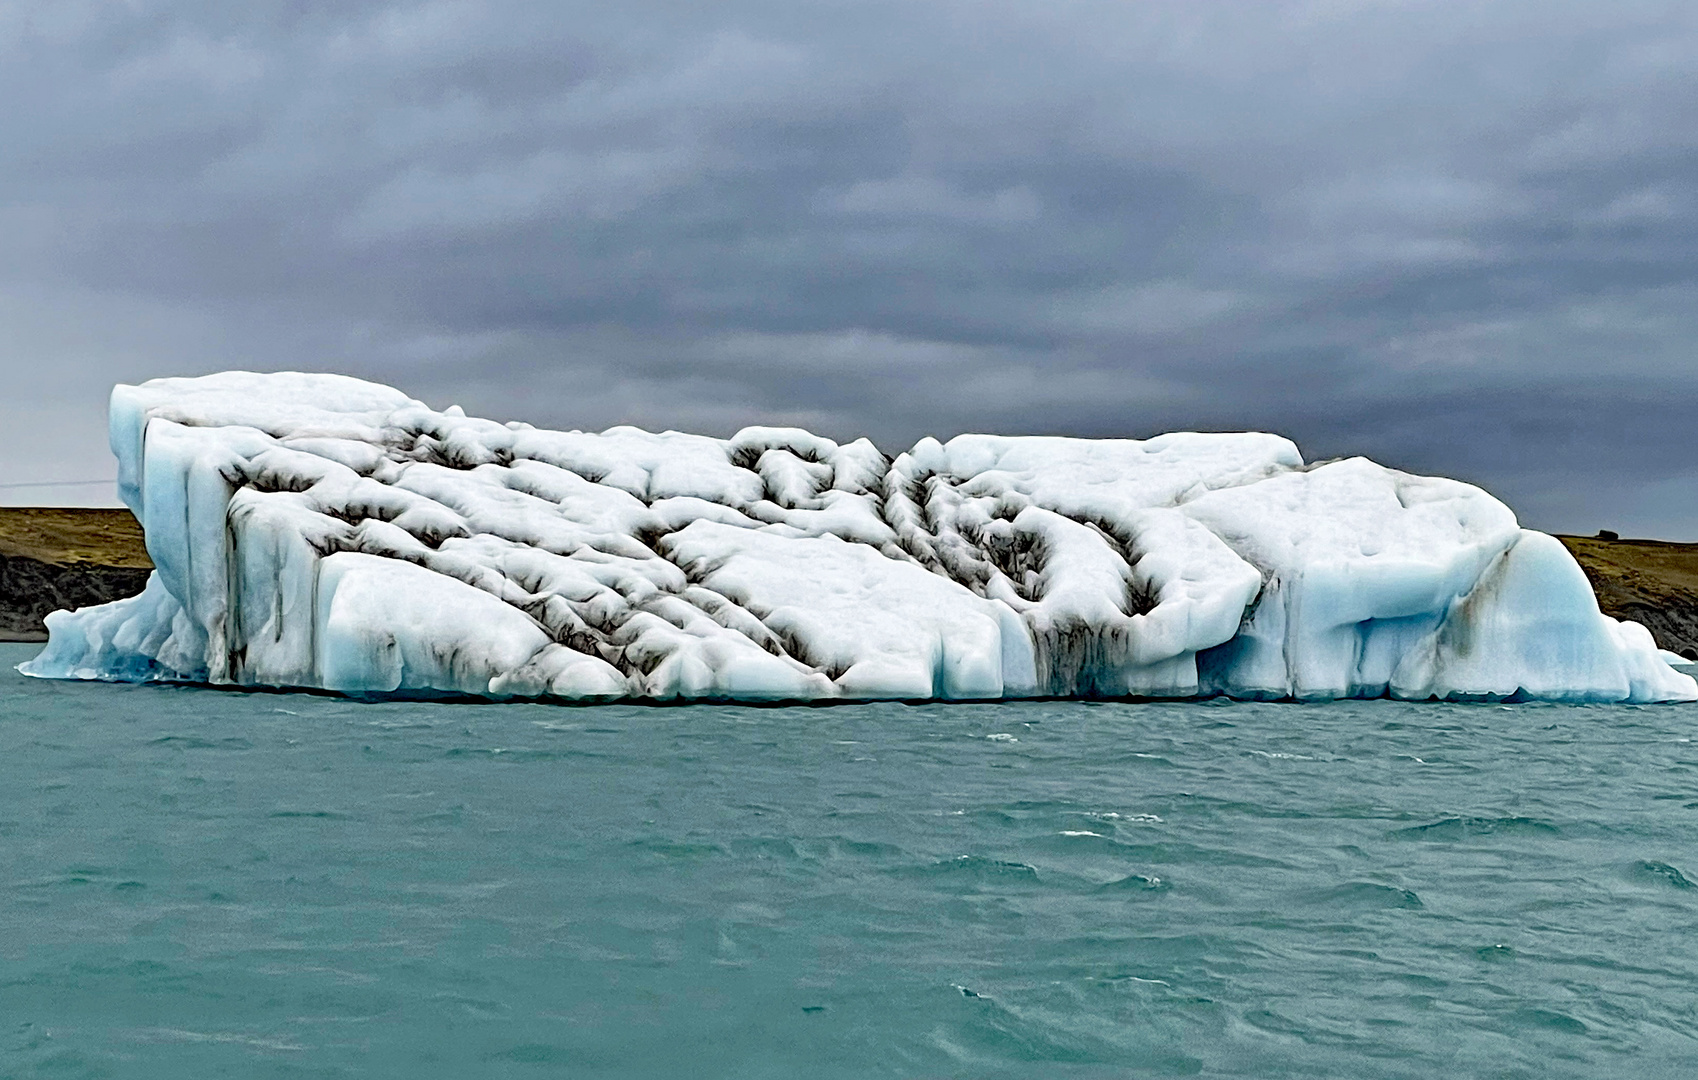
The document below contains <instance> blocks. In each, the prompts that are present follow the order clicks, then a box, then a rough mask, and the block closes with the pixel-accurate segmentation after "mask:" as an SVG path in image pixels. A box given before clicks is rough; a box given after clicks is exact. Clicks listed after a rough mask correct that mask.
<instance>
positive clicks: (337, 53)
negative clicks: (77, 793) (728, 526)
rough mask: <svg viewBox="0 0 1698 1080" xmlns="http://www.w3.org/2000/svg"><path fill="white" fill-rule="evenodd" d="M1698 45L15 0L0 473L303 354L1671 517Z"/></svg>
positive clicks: (1579, 513) (1214, 23) (944, 1)
mask: <svg viewBox="0 0 1698 1080" xmlns="http://www.w3.org/2000/svg"><path fill="white" fill-rule="evenodd" d="M1695 57H1698V16H1695V15H1694V14H1693V12H1692V10H1691V8H1690V6H1689V5H1683V4H1678V3H1672V2H1665V3H1656V2H1645V0H1624V2H1622V3H1616V4H1610V5H1599V4H1595V3H1581V2H1569V0H1558V2H1550V0H1540V2H1534V0H1474V2H1468V3H1464V2H1461V0H1447V2H1439V3H1431V4H1402V3H1394V2H1371V0H1362V2H1359V3H1337V2H1323V0H1291V2H1278V3H1271V2H1260V0H1257V2H1250V0H1244V2H1228V3H1219V4H1208V5H1199V4H1196V3H1181V2H1178V0H1152V2H1149V3H1142V4H1138V5H1125V4H1120V3H1108V2H1086V0H1065V2H1060V3H1054V4H1043V5H1035V4H1024V3H1022V4H1016V3H1005V2H996V0H978V2H975V3H972V4H968V3H965V2H961V0H908V2H903V3H883V2H868V3H861V4H855V5H837V4H819V5H798V4H794V3H779V2H777V0H771V2H768V0H729V2H727V3H724V4H718V5H700V4H685V3H663V2H653V3H638V4H621V5H607V4H577V3H568V4H541V3H534V2H533V3H519V2H514V0H481V2H479V0H461V2H456V0H446V2H442V0H439V2H424V3H387V2H371V3H352V2H340V3H334V4H332V3H313V2H282V0H276V2H259V3H254V4H245V5H228V4H214V3H211V2H204V3H195V2H190V0H180V2H156V3H148V4H127V5H115V4H106V3H96V2H86V3H85V2H77V0H57V2H54V3H45V2H41V3H18V2H14V3H11V4H7V5H0V93H4V94H5V95H6V99H7V100H8V102H9V103H12V107H9V108H8V109H7V110H6V111H5V113H4V114H3V115H0V145H5V146H6V147H7V148H8V149H7V153H6V155H5V157H4V159H0V229H3V230H4V232H5V235H6V236H7V238H8V242H7V243H6V244H4V245H0V310H4V311H7V312H11V313H12V315H13V319H12V320H11V321H10V322H9V324H8V327H9V328H8V329H5V330H0V364H4V365H5V366H6V367H7V368H8V369H9V370H12V371H13V372H15V377H14V378H13V380H12V383H13V385H15V386H18V387H20V388H22V389H21V390H20V391H19V393H18V395H17V396H16V398H15V400H14V401H12V402H10V403H7V404H5V405H3V406H0V408H4V409H7V410H10V412H8V413H7V414H6V415H7V416H9V417H11V418H12V419H11V420H10V421H8V423H9V424H10V425H11V427H13V428H14V429H16V430H25V429H26V428H27V429H28V430H30V431H39V432H40V434H39V435H38V436H36V437H34V438H33V441H32V443H31V445H30V447H29V448H27V449H26V448H23V447H21V446H15V445H14V446H11V447H8V448H7V449H6V450H4V451H0V463H3V464H4V465H5V466H6V467H7V468H8V469H9V470H10V471H11V472H16V473H18V474H19V475H24V474H26V473H27V474H28V476H29V477H30V478H34V477H35V476H37V475H39V474H41V473H43V472H44V471H49V472H50V471H52V470H53V469H58V468H64V469H70V470H71V471H73V472H74V471H78V470H89V469H95V468H104V467H105V466H104V464H103V463H102V459H103V455H104V451H103V450H102V449H100V442H101V441H102V440H101V436H100V421H99V415H98V405H97V404H96V402H97V400H98V398H99V396H100V391H102V390H103V388H104V386H105V385H106V384H108V383H110V382H111V381H113V380H114V379H120V378H123V379H134V378H140V377H146V376H147V375H152V374H167V373H183V372H192V371H203V370H212V369H215V368H219V367H225V366H250V367H305V368H315V369H338V370H345V371H349V372H352V373H355V374H363V375H367V376H370V377H375V378H382V379H386V380H389V381H392V382H395V383H397V384H398V385H401V386H403V387H405V388H407V389H408V390H409V391H411V392H413V393H415V394H419V395H422V396H426V397H429V398H431V399H432V400H436V401H440V402H443V403H446V402H448V401H459V402H460V403H461V404H463V405H465V406H466V407H467V408H468V409H472V410H474V411H482V412H486V413H490V414H496V415H501V416H504V417H505V416H514V415H519V416H523V417H525V418H527V419H533V420H536V421H537V422H543V423H549V424H558V425H566V426H582V427H600V426H605V425H607V424H611V423H615V422H621V421H633V422H639V423H642V424H645V425H648V426H654V427H684V428H698V429H703V430H713V431H721V432H723V431H729V430H732V429H734V428H735V427H737V426H739V425H741V424H743V423H751V422H782V423H800V424H805V425H808V426H813V427H817V428H819V429H821V430H823V431H826V432H828V433H830V434H833V435H838V436H853V435H855V434H858V433H862V432H866V433H869V434H871V435H873V437H875V439H877V440H878V441H880V442H881V443H883V444H885V445H887V446H899V445H902V444H905V443H907V442H909V441H911V440H912V439H914V438H916V437H918V436H919V435H921V434H927V433H931V434H937V435H940V436H946V435H949V434H953V433H955V432H958V431H962V430H969V429H975V428H979V429H985V428H988V429H995V430H1006V431H1044V432H1070V433H1077V434H1087V435H1112V434H1132V435H1139V434H1148V433H1151V432H1154V431H1157V430H1163V429H1170V428H1186V427H1201V428H1236V427H1262V428H1272V429H1276V430H1280V431H1283V432H1285V433H1287V434H1291V435H1293V436H1294V437H1296V438H1298V439H1299V441H1300V442H1301V443H1302V444H1303V445H1304V446H1305V449H1306V450H1307V451H1308V452H1309V453H1310V455H1311V456H1317V457H1324V456H1331V455H1334V454H1342V453H1367V454H1370V455H1372V456H1375V457H1377V458H1380V459H1382V460H1385V461H1387V462H1388V463H1390V464H1395V465H1401V466H1405V467H1409V468H1415V469H1428V470H1433V471H1441V472H1448V473H1452V474H1456V475H1462V476H1465V477H1467V478H1469V479H1473V480H1476V481H1478V482H1481V483H1484V484H1485V485H1486V486H1488V487H1490V488H1492V489H1493V490H1495V491H1498V492H1499V493H1500V494H1503V495H1505V496H1506V497H1507V498H1509V499H1510V500H1511V502H1512V504H1513V505H1515V506H1517V507H1518V509H1520V510H1521V512H1522V513H1523V516H1524V517H1525V518H1526V519H1527V520H1528V521H1530V522H1531V523H1533V524H1536V525H1540V526H1544V527H1548V528H1578V529H1592V528H1596V527H1600V526H1610V527H1616V528H1620V529H1622V530H1623V531H1628V532H1631V531H1635V530H1639V531H1653V530H1654V531H1660V532H1661V533H1663V534H1665V535H1674V534H1679V535H1681V536H1685V537H1689V538H1694V539H1698V504H1695V503H1694V502H1693V500H1692V499H1691V498H1690V496H1691V495H1692V494H1693V493H1694V492H1698V451H1695V450H1694V448H1693V447H1692V445H1691V442H1692V440H1691V439H1690V437H1689V435H1688V432H1689V431H1690V427H1691V425H1690V422H1689V421H1688V419H1687V418H1688V417H1689V416H1691V415H1692V407H1693V406H1694V405H1698V356H1695V355H1694V345H1693V342H1694V340H1695V339H1698V315H1695V314H1694V312H1695V311H1698V308H1695V307H1694V306H1693V304H1692V303H1691V301H1692V299H1693V298H1694V292H1695V290H1698V280H1695V279H1698V266H1695V259H1698V255H1695V254H1694V252H1698V245H1695V243H1694V242H1695V241H1698V60H1695V59H1694V58H1695ZM91 327H97V328H98V329H97V330H91V329H90V328H91ZM26 414H27V415H26ZM49 415H51V416H53V417H56V418H58V419H56V420H55V421H54V422H53V423H52V424H45V423H44V422H43V421H41V420H40V419H39V417H43V416H49ZM0 419H4V418H3V417H0ZM26 421H27V422H26ZM55 454H56V455H57V457H56V458H55V456H54V455H55ZM56 475H62V474H56Z"/></svg>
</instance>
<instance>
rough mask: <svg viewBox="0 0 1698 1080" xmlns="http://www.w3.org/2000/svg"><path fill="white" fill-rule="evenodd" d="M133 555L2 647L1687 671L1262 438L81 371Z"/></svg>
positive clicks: (1404, 488)
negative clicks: (481, 415) (471, 397)
mask: <svg viewBox="0 0 1698 1080" xmlns="http://www.w3.org/2000/svg"><path fill="white" fill-rule="evenodd" d="M111 439H112V449H113V451H114V452H115V453H116V454H117V457H118V463H119V487H120V492H121V495H122V497H123V499H124V501H125V502H126V503H127V504H128V505H129V506H130V508H131V509H132V510H134V511H135V513H136V515H137V517H138V518H140V520H141V522H142V525H143V527H144V529H145V530H146V535H147V547H148V553H149V554H150V555H151V556H152V558H153V561H154V563H155V564H156V566H157V570H156V571H155V572H154V574H153V576H152V578H151V579H150V580H149V583H148V586H147V590H146V591H145V592H143V593H142V594H141V595H140V596H137V597H134V598H131V599H128V600H122V601H119V602H117V603H112V604H106V605H103V606H100V607H94V608H85V609H83V610H81V611H76V612H57V613H55V614H53V615H50V616H49V617H48V620H47V624H48V628H49V631H50V633H51V640H50V641H49V644H48V645H47V647H46V649H45V650H44V651H43V652H42V654H41V655H40V656H39V657H37V658H36V659H35V660H33V661H31V662H29V663H28V664H26V665H24V667H23V669H22V670H24V671H25V673H27V674H31V675H40V676H48V677H58V678H83V679H120V680H147V679H170V680H189V681H196V682H210V683H215V684H233V685H239V686H295V687H316V688H322V689H326V690H334V691H343V692H349V693H389V692H397V691H400V692H407V691H413V692H419V691H444V692H457V693H466V694H478V695H492V696H498V697H499V696H509V695H511V696H525V697H558V698H573V699H586V698H589V699H595V698H615V697H644V698H663V699H691V698H709V699H712V698H735V699H818V698H954V699H961V698H1001V697H1023V696H1032V695H1104V696H1106V695H1126V694H1132V695H1152V696H1166V695H1174V696H1185V695H1193V694H1211V693H1225V694H1230V695H1234V696H1240V697H1256V698H1264V697H1276V698H1277V697H1296V698H1336V697H1346V696H1358V695H1360V696H1377V695H1382V694H1390V695H1392V696H1395V697H1402V698H1430V697H1439V698H1445V697H1453V696H1455V697H1473V696H1510V695H1517V694H1519V695H1523V696H1528V697H1534V698H1545V699H1553V700H1565V701H1665V700H1691V699H1694V698H1698V685H1695V684H1694V682H1693V680H1692V679H1691V678H1690V677H1688V676H1686V675H1683V674H1681V673H1679V672H1676V671H1675V670H1673V669H1672V668H1670V667H1669V666H1668V665H1667V664H1665V663H1663V662H1662V660H1661V659H1660V658H1659V655H1658V652H1657V649H1656V647H1655V645H1654V644H1653V642H1652V639H1651V636H1650V634H1649V632H1648V631H1646V630H1645V629H1644V628H1643V627H1641V626H1639V625H1638V624H1636V623H1620V622H1616V621H1615V620H1613V619H1610V618H1608V617H1606V616H1604V615H1602V614H1600V613H1599V611H1598V605H1597V602H1596V600H1595V599H1594V597H1593V594H1592V590H1591V588H1590V586H1589V585H1588V583H1587V581H1586V578H1585V576H1584V575H1583V574H1582V573H1581V571H1580V568H1579V567H1578V566H1577V565H1576V564H1575V562H1574V560H1573V559H1572V558H1571V557H1570V556H1569V554H1568V553H1567V551H1566V550H1565V549H1564V548H1563V547H1562V545H1561V544H1560V543H1558V542H1557V541H1556V540H1554V539H1552V538H1551V537H1549V536H1546V535H1544V534H1542V533H1537V532H1531V531H1528V530H1525V529H1521V528H1519V527H1518V526H1517V524H1516V521H1515V516H1514V515H1513V514H1512V513H1511V512H1510V510H1509V509H1508V508H1507V507H1505V506H1504V505H1503V504H1502V503H1500V502H1498V501H1497V500H1496V499H1494V498H1492V497H1491V496H1490V495H1487V494H1486V493H1485V492H1484V491H1481V490H1480V489H1478V488H1475V487H1472V486H1470V485H1468V484H1464V483H1459V482H1457V481H1454V480H1446V479H1441V478H1435V477H1423V476H1411V475H1409V474H1406V473H1401V472H1397V471H1394V470H1391V469H1386V468H1382V467H1381V466H1379V465H1376V464H1374V463H1373V462H1371V461H1367V460H1364V459H1361V458H1352V459H1349V460H1344V461H1333V462H1327V463H1323V464H1318V465H1306V464H1305V463H1304V462H1303V460H1302V458H1301V456H1300V455H1299V454H1298V451H1297V448H1296V446H1294V445H1293V444H1292V443H1291V442H1290V441H1288V440H1286V439H1283V438H1280V437H1278V436H1274V435H1264V434H1225V435H1221V434H1193V433H1176V434H1170V435H1162V436H1159V437H1157V438H1153V439H1147V440H1143V441H1133V440H1100V441H1093V440H1082V439H1062V438H1003V437H998V436H990V435H962V436H959V437H957V438H954V439H951V440H950V441H949V442H948V443H945V444H939V443H938V442H936V441H935V440H932V439H924V440H922V441H921V442H920V443H918V444H917V445H916V446H914V447H913V449H911V450H909V451H908V452H906V453H904V454H901V455H899V456H898V457H896V459H895V460H894V461H893V460H891V459H889V458H887V457H886V456H885V455H884V454H882V453H880V451H879V450H878V449H876V448H875V447H874V446H873V445H872V444H871V443H870V442H867V441H866V440H864V439H862V440H857V441H855V442H852V443H848V444H846V445H839V444H837V443H834V442H832V441H830V440H829V439H823V438H820V437H818V436H815V435H810V434H809V433H807V432H805V431H800V430H797V429H793V428H748V429H745V430H743V431H741V432H739V433H738V434H737V435H736V436H735V437H733V438H731V439H712V438H705V437H702V436H696V435H684V434H678V433H676V432H666V433H664V434H659V435H656V434H650V433H648V432H645V431H639V430H637V429H634V428H614V429H612V430H610V431H606V432H603V433H601V434H586V433H583V432H576V431H573V432H559V431H543V430H538V429H535V428H532V427H530V426H528V425H525V424H519V423H509V424H498V423H494V422H491V421H487V420H478V419H474V418H471V417H467V416H465V415H463V414H462V413H461V412H460V411H459V410H458V409H453V408H451V409H449V410H447V411H446V412H436V411H433V410H431V409H430V408H428V407H426V406H425V405H424V404H422V403H420V402H418V401H414V400H412V399H410V398H408V397H407V396H405V395H404V394H402V393H400V392H399V391H396V390H393V389H391V388H389V387H385V386H379V385H375V384H372V383H367V382H361V381H359V380H356V379H351V378H346V377H342V376H335V375H302V374H269V375H261V374H251V373H243V372H232V373H227V374H223V375H214V376H208V377H206V378H198V379H159V380H154V381H152V382H148V383H144V384H142V385H141V386H119V387H117V388H116V389H115V390H114V391H113V393H112V405H111Z"/></svg>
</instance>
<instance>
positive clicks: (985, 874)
mask: <svg viewBox="0 0 1698 1080" xmlns="http://www.w3.org/2000/svg"><path fill="white" fill-rule="evenodd" d="M899 872H901V873H907V874H913V875H917V876H920V877H944V878H970V879H975V880H984V881H989V880H1002V881H1034V882H1035V881H1037V880H1038V870H1037V867H1035V866H1029V865H1027V864H1026V863H1023V862H1010V861H1008V860H1006V859H987V858H985V857H984V856H983V855H957V856H955V857H954V858H953V859H939V860H938V861H937V862H934V863H929V864H927V865H925V866H909V867H903V868H901V869H900V870H899Z"/></svg>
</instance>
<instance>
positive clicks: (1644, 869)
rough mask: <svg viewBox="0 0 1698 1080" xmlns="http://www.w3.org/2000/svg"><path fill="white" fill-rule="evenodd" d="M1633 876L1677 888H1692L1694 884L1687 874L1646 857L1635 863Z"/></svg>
mask: <svg viewBox="0 0 1698 1080" xmlns="http://www.w3.org/2000/svg"><path fill="white" fill-rule="evenodd" d="M1633 876H1634V877H1636V878H1639V879H1640V880H1641V881H1646V882H1649V883H1651V884H1654V885H1667V886H1669V887H1670V888H1675V889H1690V888H1693V887H1694V886H1693V884H1692V882H1691V881H1690V880H1688V878H1687V876H1686V875H1685V874H1683V873H1681V872H1680V871H1679V870H1676V869H1675V868H1674V867H1672V866H1670V865H1669V864H1668V863H1665V862H1654V861H1652V860H1649V859H1646V860H1641V861H1640V862H1636V863H1634V864H1633Z"/></svg>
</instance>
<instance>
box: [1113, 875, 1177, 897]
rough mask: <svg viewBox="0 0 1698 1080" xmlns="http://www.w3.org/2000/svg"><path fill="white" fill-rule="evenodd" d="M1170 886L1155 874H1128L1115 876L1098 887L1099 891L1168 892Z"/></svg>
mask: <svg viewBox="0 0 1698 1080" xmlns="http://www.w3.org/2000/svg"><path fill="white" fill-rule="evenodd" d="M1169 888H1170V886H1169V885H1168V883H1167V882H1165V881H1163V880H1162V879H1161V878H1159V877H1156V876H1155V875H1154V874H1127V875H1126V876H1125V877H1122V878H1115V879H1114V880H1113V881H1110V882H1106V883H1104V884H1103V885H1101V886H1099V887H1098V888H1097V891H1098V892H1110V893H1126V892H1136V893H1156V892H1166V891H1167V890H1168V889H1169Z"/></svg>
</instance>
